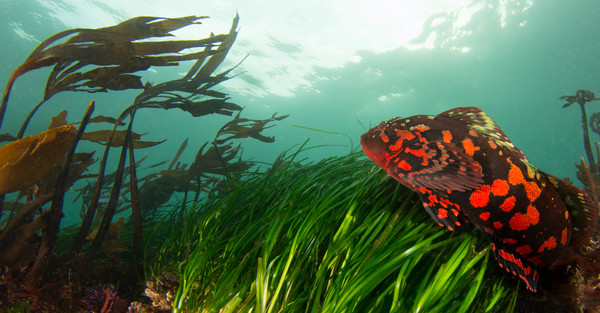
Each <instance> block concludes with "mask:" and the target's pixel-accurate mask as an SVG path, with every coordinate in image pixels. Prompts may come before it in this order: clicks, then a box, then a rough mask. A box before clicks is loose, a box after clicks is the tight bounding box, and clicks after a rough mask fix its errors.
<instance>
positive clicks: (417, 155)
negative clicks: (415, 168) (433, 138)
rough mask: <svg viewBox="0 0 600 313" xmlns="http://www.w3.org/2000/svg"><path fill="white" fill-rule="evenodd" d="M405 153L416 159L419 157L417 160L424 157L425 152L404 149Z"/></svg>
mask: <svg viewBox="0 0 600 313" xmlns="http://www.w3.org/2000/svg"><path fill="white" fill-rule="evenodd" d="M405 151H406V153H410V154H412V155H414V156H416V157H419V158H420V157H423V156H424V155H425V151H424V150H421V149H419V150H413V149H409V148H406V150H405Z"/></svg>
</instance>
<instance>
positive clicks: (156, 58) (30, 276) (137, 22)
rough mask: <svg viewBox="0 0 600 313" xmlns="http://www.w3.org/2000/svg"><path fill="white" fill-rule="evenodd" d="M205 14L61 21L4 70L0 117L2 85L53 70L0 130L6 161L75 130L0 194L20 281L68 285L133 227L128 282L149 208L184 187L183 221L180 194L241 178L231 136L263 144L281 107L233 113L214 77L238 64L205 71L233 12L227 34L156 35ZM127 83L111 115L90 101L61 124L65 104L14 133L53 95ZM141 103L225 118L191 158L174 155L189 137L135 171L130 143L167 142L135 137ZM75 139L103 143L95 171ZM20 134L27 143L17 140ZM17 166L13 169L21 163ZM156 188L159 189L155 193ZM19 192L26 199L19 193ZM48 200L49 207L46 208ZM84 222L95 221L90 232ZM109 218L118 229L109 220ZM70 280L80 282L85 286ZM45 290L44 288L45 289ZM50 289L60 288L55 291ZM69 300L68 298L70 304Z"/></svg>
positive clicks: (231, 37)
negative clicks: (169, 72)
mask: <svg viewBox="0 0 600 313" xmlns="http://www.w3.org/2000/svg"><path fill="white" fill-rule="evenodd" d="M203 18H205V17H198V16H188V17H182V18H159V17H136V18H132V19H130V20H127V21H124V22H122V23H120V24H118V25H115V26H110V27H104V28H98V29H83V28H76V29H71V30H66V31H63V32H60V33H58V34H56V35H54V36H51V37H50V38H48V39H46V40H44V41H43V42H42V43H40V45H39V46H38V47H36V49H34V50H33V51H32V52H31V54H30V55H29V56H28V57H27V59H26V60H25V61H24V62H23V63H22V64H21V65H20V66H19V67H18V68H17V69H16V70H15V71H14V72H13V73H12V76H11V77H10V79H9V81H8V83H7V87H6V89H5V92H4V97H3V100H2V104H1V105H0V126H1V125H2V120H3V118H4V115H5V114H6V112H7V108H8V99H9V95H10V92H11V89H12V86H13V85H14V83H15V81H16V80H17V79H18V78H19V77H21V76H22V75H23V74H24V73H27V72H29V71H33V70H36V69H40V68H44V67H51V68H52V69H51V71H50V75H49V76H48V79H47V82H46V86H45V88H44V93H43V96H42V99H41V101H40V102H39V103H38V104H37V105H35V106H34V107H33V109H32V110H31V111H30V112H29V114H28V116H27V117H26V118H25V120H24V121H23V123H22V125H21V127H20V129H19V130H18V133H17V135H16V136H12V135H10V134H0V141H15V142H14V143H10V144H7V145H5V146H3V147H1V148H0V151H2V149H5V150H4V151H5V152H6V153H9V152H10V153H12V154H11V155H16V156H17V157H16V161H14V162H13V160H12V159H11V162H7V164H8V163H10V166H14V165H19V164H21V163H20V162H24V161H26V160H27V158H26V157H24V156H28V155H33V154H34V153H38V152H43V151H44V149H43V147H44V145H45V144H46V143H50V141H51V140H54V139H52V138H53V137H52V136H49V134H52V133H53V132H57V133H60V132H58V131H57V130H59V129H69V130H70V136H71V137H72V138H71V141H70V142H67V141H66V140H65V143H64V144H63V145H62V146H64V147H62V148H61V145H58V144H56V143H55V142H52V143H53V145H52V149H54V150H56V151H58V150H60V149H62V150H61V151H62V153H58V152H53V153H55V154H57V156H56V157H55V158H52V157H50V156H51V155H52V153H50V154H49V153H45V154H44V155H42V156H40V157H39V159H38V160H37V161H36V163H35V165H36V166H38V164H47V165H46V166H47V167H48V168H49V169H48V170H46V169H45V168H44V169H43V171H41V172H40V173H38V174H39V175H40V177H35V178H31V179H29V180H27V181H24V180H21V177H19V178H18V179H17V182H19V183H20V184H21V185H19V186H12V187H10V189H6V190H5V191H4V193H9V192H13V191H15V192H16V191H19V194H18V195H17V196H16V198H14V196H9V198H8V199H9V200H14V201H10V202H11V203H10V205H9V206H10V208H8V207H7V208H5V207H4V206H3V204H4V197H3V196H2V199H0V216H1V214H2V212H6V210H7V209H9V210H10V212H11V214H10V216H9V218H7V219H5V220H3V222H4V223H5V225H6V226H5V227H4V229H2V230H1V232H0V246H2V247H3V249H2V251H0V263H1V265H2V268H3V269H4V268H6V269H7V271H10V272H11V273H13V274H16V273H19V275H17V276H18V277H20V279H21V281H22V284H23V288H25V289H28V290H34V289H36V288H37V286H39V285H38V284H39V283H42V282H47V281H48V280H53V279H58V280H59V281H60V282H58V283H54V284H57V285H60V284H61V283H64V282H66V281H65V280H64V279H67V278H68V282H69V284H70V283H71V281H72V278H73V279H75V276H76V275H87V274H85V273H83V272H82V273H79V271H80V270H81V271H85V268H86V265H85V264H91V261H92V260H94V259H96V258H97V253H98V252H102V253H110V254H113V253H118V252H119V251H123V250H124V249H125V245H124V243H123V242H121V241H120V240H119V239H118V233H120V232H121V231H128V232H133V236H132V237H128V238H127V240H129V241H126V240H124V242H125V243H127V242H131V250H130V251H131V253H130V254H125V255H128V256H129V260H130V264H129V266H128V272H127V274H126V275H121V276H120V277H119V279H121V280H123V281H125V280H127V279H131V277H135V276H136V275H137V274H139V273H140V271H139V268H140V267H139V265H140V263H139V259H140V257H141V255H142V254H141V252H142V250H141V248H142V247H143V246H144V245H147V244H148V243H147V242H143V241H142V239H144V237H142V229H143V227H144V225H145V223H147V222H153V219H155V218H156V217H157V215H154V214H155V211H154V208H156V207H158V206H164V204H165V203H166V202H167V201H168V200H169V199H170V198H171V195H172V194H173V193H175V192H182V193H183V194H184V199H183V204H182V206H181V210H180V211H179V212H180V214H179V216H180V221H183V218H182V217H183V215H184V213H185V212H186V205H185V204H186V202H187V197H188V192H194V191H195V196H194V201H198V200H199V198H200V194H201V193H207V194H208V196H209V197H210V196H214V195H215V194H217V190H221V189H222V188H225V186H226V182H227V181H229V180H231V179H234V178H236V177H238V176H241V174H242V173H243V172H244V171H247V170H248V169H250V168H251V167H252V166H253V163H251V162H247V161H243V160H242V158H241V151H242V150H241V146H240V144H239V143H238V144H236V143H234V142H233V140H235V139H240V138H255V139H257V140H260V141H263V142H267V143H268V142H273V140H274V138H273V137H269V136H266V135H264V134H262V132H263V131H264V130H265V129H268V128H269V127H271V125H268V124H269V123H270V122H274V121H280V120H282V119H283V118H285V117H286V116H276V114H274V115H273V116H272V117H271V118H268V119H265V120H260V119H246V118H240V114H239V113H240V112H241V110H242V107H241V106H239V105H237V104H235V103H231V102H230V97H229V96H228V95H227V94H226V93H224V92H220V91H215V90H213V88H214V87H215V86H217V85H218V84H220V83H222V82H224V81H226V80H228V79H230V78H231V76H230V74H231V72H232V70H233V69H235V68H236V67H237V65H235V66H234V67H232V68H229V69H227V70H224V71H222V72H220V73H217V74H214V72H215V71H216V70H217V68H218V66H219V65H220V64H221V63H222V62H223V60H224V59H225V57H226V55H227V54H228V52H229V50H230V49H231V47H232V45H233V43H234V41H235V39H236V36H237V27H238V26H237V25H238V21H239V17H238V16H237V15H236V16H235V18H234V19H233V22H232V26H231V29H230V30H229V33H227V34H221V35H213V34H211V36H210V37H208V38H204V39H194V40H168V41H167V40H163V37H167V36H172V34H171V32H172V31H173V30H176V29H179V28H182V27H186V26H189V25H192V24H200V22H199V20H201V19H203ZM180 61H194V63H193V65H192V66H191V68H190V69H189V71H188V72H187V74H185V75H184V76H183V77H180V78H177V79H173V80H170V81H166V82H160V83H157V84H154V83H150V82H145V83H142V80H141V77H140V76H139V75H137V73H138V72H140V71H144V70H146V69H148V68H149V67H151V66H176V65H179V62H180ZM127 89H137V90H140V93H139V94H138V95H137V96H136V97H135V99H133V102H132V103H131V105H129V106H126V107H124V108H123V109H122V112H121V113H120V114H119V115H117V116H116V117H110V116H102V115H97V116H92V113H93V111H94V107H95V104H94V102H93V101H92V102H91V103H90V104H89V105H88V110H87V111H86V114H85V115H84V117H83V119H82V120H81V122H74V123H69V122H68V121H67V115H68V113H67V111H66V110H62V111H60V112H59V113H58V114H56V116H54V117H53V118H52V120H51V121H50V123H49V124H50V125H49V128H50V130H48V131H47V132H46V133H42V134H38V135H34V136H30V137H34V138H37V137H36V136H40V137H39V138H40V139H39V140H33V141H32V140H31V139H30V137H26V138H23V135H24V133H25V131H26V129H27V126H28V124H29V122H30V121H31V119H32V118H33V116H34V115H35V113H36V112H37V111H38V109H39V108H40V107H41V106H42V105H43V104H44V103H46V102H47V101H48V100H49V99H51V98H52V97H53V96H54V95H56V94H57V93H60V92H63V91H84V92H88V93H96V92H106V91H116V90H127ZM147 108H159V109H165V110H168V109H173V108H176V109H180V110H183V111H185V112H188V113H189V114H191V115H192V116H193V117H200V116H206V115H209V114H219V115H227V116H234V118H233V120H232V121H231V122H229V123H227V124H226V125H224V126H223V127H222V128H221V129H220V130H219V131H218V132H217V135H216V136H215V138H214V140H213V141H212V142H210V143H209V142H206V143H204V144H203V145H202V147H201V148H200V150H199V151H198V154H197V156H196V158H195V160H194V161H193V162H191V163H189V164H190V165H189V166H188V165H187V164H181V163H180V162H179V161H178V160H179V158H180V156H181V153H182V152H183V151H184V149H185V147H186V146H187V140H186V141H185V142H184V143H183V144H182V145H181V147H180V149H179V150H178V152H177V153H176V154H175V156H174V158H173V159H172V160H171V162H170V164H168V165H169V166H168V168H167V169H166V170H162V171H158V172H154V173H150V174H147V175H145V176H143V177H141V178H138V174H137V171H138V170H139V169H140V168H139V165H140V163H141V162H142V161H143V160H144V159H145V157H142V158H140V159H139V160H136V159H137V158H136V155H135V153H134V152H138V151H137V150H138V149H140V148H150V147H152V146H155V145H157V144H160V143H161V142H164V140H163V141H143V140H141V137H142V135H144V134H142V133H137V132H135V131H134V121H135V115H136V114H135V113H136V112H137V110H139V109H147ZM59 109H62V108H59ZM234 113H237V114H235V115H234ZM89 123H109V124H112V129H110V128H109V129H100V130H93V131H85V128H86V125H87V124H89ZM122 126H126V129H125V130H121V129H119V127H122ZM80 140H86V141H90V142H95V143H98V144H101V145H104V152H103V153H102V155H101V156H100V157H99V161H100V162H99V164H98V166H99V169H98V172H97V173H89V172H87V170H88V169H89V167H90V166H91V165H92V164H94V162H96V161H97V159H96V158H95V157H94V152H81V151H76V149H77V143H78V142H79V141H80ZM28 142H29V144H24V143H28ZM67 143H68V144H67ZM15 147H21V150H22V151H21V152H19V153H16V152H14V151H17V150H18V149H16V148H15ZM112 147H115V148H120V154H119V161H118V163H117V164H116V166H114V167H112V168H111V170H110V172H109V171H108V170H107V166H109V165H108V164H109V163H108V154H109V150H110V149H111V148H112ZM10 153H9V154H10ZM138 153H139V152H138ZM21 156H23V157H21ZM7 159H8V158H7ZM0 160H4V159H3V158H0ZM165 163H166V161H163V162H159V163H156V164H153V165H151V166H147V167H146V169H150V168H152V169H156V168H157V167H158V166H161V165H163V164H165ZM23 164H24V163H23ZM31 164H33V163H31ZM50 165H52V166H50ZM6 168H9V167H6ZM15 172H19V173H20V172H21V170H18V171H15ZM0 173H1V172H0ZM107 173H108V174H107ZM21 174H22V173H21ZM42 174H43V175H42ZM81 179H87V180H86V181H85V182H84V183H85V186H84V187H80V188H79V189H75V190H74V191H75V192H79V193H78V194H77V195H76V197H75V198H76V199H77V201H82V210H81V212H80V216H81V218H82V223H81V225H80V226H79V227H78V228H76V229H74V230H73V231H70V234H71V236H72V238H71V239H72V240H69V244H68V245H70V247H71V249H70V250H69V249H68V248H67V249H65V246H66V245H65V244H63V245H62V246H61V249H60V251H61V252H63V251H64V252H63V253H62V254H61V255H56V254H55V245H56V242H57V238H58V234H59V229H60V221H61V219H62V217H63V216H64V212H63V201H64V194H65V192H66V191H68V190H70V189H71V188H72V187H73V186H75V183H76V182H77V181H79V180H81ZM89 180H93V181H94V182H90V181H89ZM75 188H77V187H75ZM159 191H167V192H163V193H162V194H161V193H160V192H159ZM153 197H155V198H157V199H153ZM24 198H26V199H25V200H23V199H24ZM23 201H25V202H23ZM48 203H50V206H49V207H45V206H46V204H48ZM7 204H8V203H7ZM126 210H130V219H128V220H125V222H123V220H119V221H117V222H114V221H113V218H114V217H115V216H116V215H117V214H127V213H128V212H127V211H126ZM128 227H129V228H128ZM92 228H95V231H93V234H92V235H91V236H90V233H91V229H92ZM117 228H118V229H121V231H119V230H115V229H117ZM40 234H41V241H40V236H39V235H40ZM84 259H85V260H84ZM61 262H66V263H64V264H62V269H64V271H62V272H63V273H67V272H68V273H69V274H68V276H63V277H61V278H57V277H55V275H56V273H57V272H59V271H57V270H56V269H54V268H50V266H61ZM71 274H73V276H71ZM15 277H16V276H15ZM138 278H139V276H138ZM75 280H78V279H75ZM117 283H118V282H117ZM1 284H2V281H1V279H0V285H1ZM126 285H133V286H134V285H135V284H131V283H123V284H122V285H121V286H126ZM63 286H65V285H63ZM76 287H77V288H78V289H79V290H83V288H82V285H78V286H76ZM19 288H21V287H19ZM23 288H21V289H23ZM69 288H71V286H70V285H69ZM21 289H20V290H21ZM59 289H60V288H59ZM59 289H58V290H59ZM36 290H38V289H36ZM44 292H45V293H47V294H52V293H53V291H52V290H46V291H44ZM48 298H55V299H59V298H60V297H59V296H56V295H54V296H50V297H48ZM33 300H35V301H34V302H35V303H36V305H35V306H36V307H40V306H41V304H40V303H43V302H40V301H37V300H38V299H33ZM2 301H5V299H4V298H3V295H0V310H2V309H4V307H3V304H2V303H3V302H2ZM34 302H32V303H34ZM52 307H55V306H52ZM68 310H72V308H71V307H69V308H68Z"/></svg>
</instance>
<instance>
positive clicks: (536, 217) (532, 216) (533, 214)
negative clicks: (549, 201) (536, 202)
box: [527, 205, 540, 225]
mask: <svg viewBox="0 0 600 313" xmlns="http://www.w3.org/2000/svg"><path fill="white" fill-rule="evenodd" d="M527 220H529V223H530V224H531V225H537V223H538V222H539V221H540V212H538V210H537V209H536V208H535V207H534V206H533V205H530V206H528V207H527Z"/></svg>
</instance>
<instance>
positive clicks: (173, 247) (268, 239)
mask: <svg viewBox="0 0 600 313" xmlns="http://www.w3.org/2000/svg"><path fill="white" fill-rule="evenodd" d="M300 154H301V153H300ZM297 158H299V156H298V153H293V154H291V155H288V156H284V155H283V156H282V157H280V158H278V159H277V161H276V162H275V163H274V164H273V165H272V167H271V168H270V169H269V170H268V171H267V172H266V173H264V174H258V173H248V174H245V175H243V176H241V177H239V178H237V179H236V180H235V181H230V182H229V183H228V185H227V189H226V190H224V191H222V192H221V193H219V195H217V196H215V197H213V198H211V199H210V200H208V201H206V202H205V203H203V204H199V205H196V206H193V207H190V208H188V209H187V212H186V213H185V217H184V218H183V220H181V217H180V215H179V214H171V216H170V218H168V219H165V220H163V221H162V222H160V223H158V224H157V225H156V226H155V227H154V231H152V233H153V234H154V239H155V240H157V239H159V238H161V239H160V241H163V244H162V245H161V246H160V247H147V252H150V251H152V254H154V255H156V256H157V258H156V259H154V260H153V261H152V262H151V264H150V265H149V267H148V269H147V270H148V271H149V273H148V275H147V276H149V277H150V276H154V277H163V279H162V282H163V283H164V282H165V281H167V280H169V279H168V278H169V277H172V278H173V277H179V282H178V288H177V286H176V284H171V289H172V290H171V292H170V295H169V296H168V298H169V301H165V302H171V303H172V305H173V312H511V311H513V306H514V304H515V301H516V299H517V290H518V288H516V287H517V285H518V283H517V282H516V281H515V280H512V281H511V278H509V277H508V276H502V275H503V273H501V272H500V271H498V270H497V269H498V267H497V265H495V264H494V262H495V261H494V260H493V257H491V256H490V255H491V253H490V248H489V246H488V245H487V244H486V243H485V242H486V240H485V238H484V240H481V239H482V238H483V236H482V234H481V233H477V232H473V231H462V232H454V233H452V232H448V231H444V230H442V229H441V228H440V227H439V226H437V225H436V224H435V223H433V222H432V221H431V218H430V217H429V216H428V215H427V213H426V212H425V210H423V208H422V204H421V202H420V201H419V199H418V197H417V195H416V194H414V193H413V192H411V191H409V190H408V189H405V188H404V187H403V186H401V185H400V184H397V183H395V181H393V180H391V179H389V178H388V177H387V175H385V173H383V171H381V170H379V169H375V168H374V167H373V165H372V163H370V162H369V161H368V160H367V159H366V158H365V157H364V156H363V155H362V152H353V153H351V154H349V155H347V156H343V157H332V158H326V159H324V160H322V161H319V162H317V163H312V164H303V163H302V162H299V161H298V160H297ZM155 249H157V250H155ZM165 273H168V274H165ZM171 280H172V281H173V279H171ZM160 281H161V280H160V279H159V280H157V281H156V282H157V283H160ZM166 285H168V284H166ZM167 293H168V292H167ZM164 299H166V298H164Z"/></svg>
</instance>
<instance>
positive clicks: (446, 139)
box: [442, 130, 452, 143]
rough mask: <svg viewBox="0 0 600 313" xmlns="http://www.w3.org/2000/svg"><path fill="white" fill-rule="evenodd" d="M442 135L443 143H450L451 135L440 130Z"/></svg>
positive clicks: (447, 131) (446, 131)
mask: <svg viewBox="0 0 600 313" xmlns="http://www.w3.org/2000/svg"><path fill="white" fill-rule="evenodd" d="M442 135H443V136H444V142H445V143H450V142H452V134H451V133H450V131H449V130H442Z"/></svg>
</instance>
